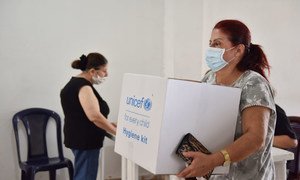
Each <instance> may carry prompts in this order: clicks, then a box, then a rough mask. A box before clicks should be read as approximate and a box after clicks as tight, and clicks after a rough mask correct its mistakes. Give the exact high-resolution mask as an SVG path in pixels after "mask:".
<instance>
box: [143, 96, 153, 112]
mask: <svg viewBox="0 0 300 180" xmlns="http://www.w3.org/2000/svg"><path fill="white" fill-rule="evenodd" d="M151 107H152V101H151V99H150V98H147V99H146V100H145V102H144V109H145V110H146V111H150V110H151Z"/></svg>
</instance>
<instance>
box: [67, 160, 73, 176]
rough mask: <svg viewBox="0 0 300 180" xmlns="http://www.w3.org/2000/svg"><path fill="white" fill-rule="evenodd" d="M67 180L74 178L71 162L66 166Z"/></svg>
mask: <svg viewBox="0 0 300 180" xmlns="http://www.w3.org/2000/svg"><path fill="white" fill-rule="evenodd" d="M68 171H69V178H70V180H73V177H74V168H73V164H72V162H71V163H69V164H68Z"/></svg>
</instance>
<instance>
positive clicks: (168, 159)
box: [115, 74, 241, 174]
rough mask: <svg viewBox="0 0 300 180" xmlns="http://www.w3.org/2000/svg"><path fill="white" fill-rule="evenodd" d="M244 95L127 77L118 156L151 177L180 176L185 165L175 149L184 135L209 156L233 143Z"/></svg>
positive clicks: (191, 83)
mask: <svg viewBox="0 0 300 180" xmlns="http://www.w3.org/2000/svg"><path fill="white" fill-rule="evenodd" d="M240 94H241V91H240V89H237V88H229V87H223V86H217V85H209V84H205V83H199V82H195V81H188V80H178V79H167V78H161V77H156V76H148V75H137V74H125V75H124V78H123V86H122V94H121V99H120V109H119V117H118V127H117V135H116V142H115V152H116V153H118V154H120V155H121V156H124V157H125V158H127V159H129V160H131V161H133V162H135V163H136V164H138V165H139V166H141V167H143V168H145V169H147V170H148V171H150V172H152V173H153V174H177V173H178V172H179V171H181V170H182V169H183V168H184V167H185V163H184V162H183V160H181V159H180V158H179V157H177V156H176V154H175V150H176V147H177V145H178V143H179V141H180V140H181V139H182V137H183V136H184V135H185V134H186V133H192V134H193V135H194V136H195V137H196V138H197V139H198V140H199V141H200V142H201V143H202V144H203V145H204V146H205V147H207V149H208V150H210V151H211V152H216V151H219V150H221V149H222V148H224V147H225V146H226V145H228V144H230V143H231V142H233V140H234V132H235V126H236V120H237V112H238V108H239V101H240ZM227 171H228V168H227V169H224V168H223V167H220V168H219V167H218V168H216V169H215V171H214V173H226V172H227Z"/></svg>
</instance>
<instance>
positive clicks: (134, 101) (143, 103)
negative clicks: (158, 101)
mask: <svg viewBox="0 0 300 180" xmlns="http://www.w3.org/2000/svg"><path fill="white" fill-rule="evenodd" d="M126 104H128V105H130V106H133V107H136V108H142V107H144V109H145V110H146V111H150V110H151V108H152V101H151V99H150V98H147V99H145V98H144V97H142V98H140V99H139V98H136V97H135V96H133V97H127V98H126Z"/></svg>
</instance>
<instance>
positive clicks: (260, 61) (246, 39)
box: [214, 20, 270, 80]
mask: <svg viewBox="0 0 300 180" xmlns="http://www.w3.org/2000/svg"><path fill="white" fill-rule="evenodd" d="M214 29H219V30H221V31H222V32H223V33H225V34H226V35H227V36H228V38H229V40H230V41H231V43H232V44H233V45H239V44H243V45H244V46H245V54H244V56H243V58H242V59H241V61H240V62H239V63H238V64H237V68H238V69H239V70H240V71H246V70H253V71H255V72H258V73H259V74H261V75H262V76H263V77H264V78H266V79H267V80H268V78H267V77H266V74H265V70H267V71H268V74H270V65H269V62H268V60H267V57H266V55H265V53H264V52H263V50H262V48H261V46H260V45H257V44H252V43H251V33H250V31H249V29H248V27H247V26H246V25H245V24H244V23H242V22H241V21H238V20H223V21H220V22H218V23H217V24H216V25H215V27H214Z"/></svg>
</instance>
